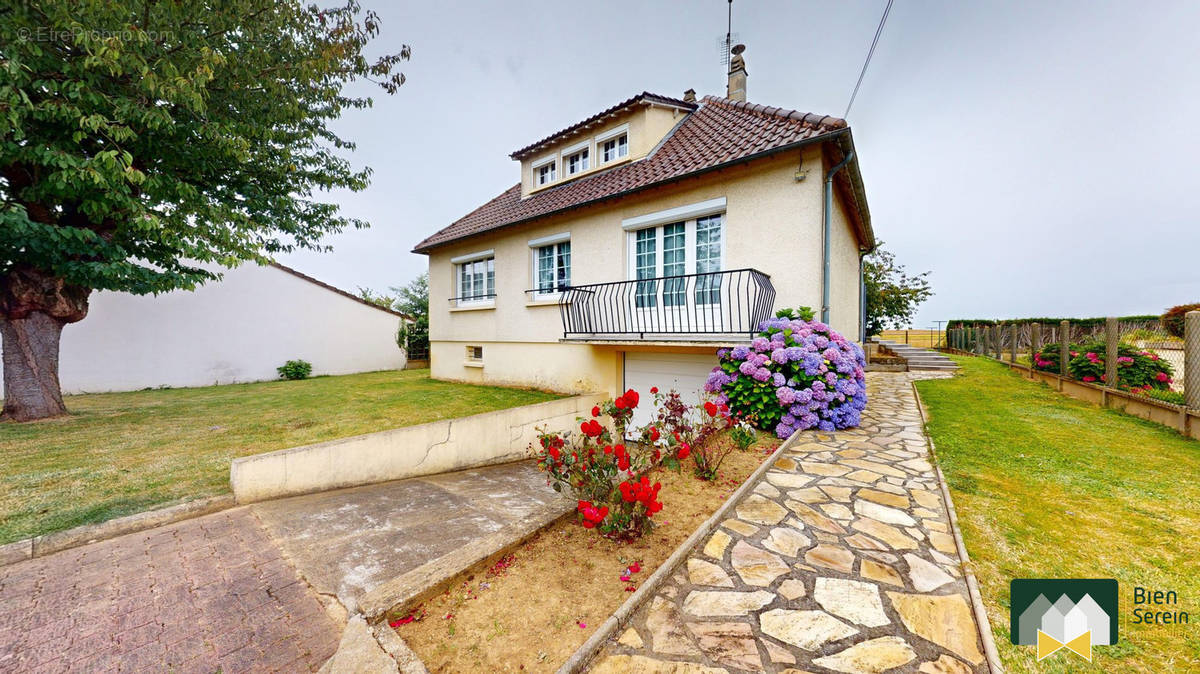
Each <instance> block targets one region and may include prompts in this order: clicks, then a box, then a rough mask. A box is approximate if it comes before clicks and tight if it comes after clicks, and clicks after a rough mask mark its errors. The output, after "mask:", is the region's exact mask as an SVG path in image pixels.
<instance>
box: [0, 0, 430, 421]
mask: <svg viewBox="0 0 1200 674" xmlns="http://www.w3.org/2000/svg"><path fill="white" fill-rule="evenodd" d="M334 1H335V2H336V1H337V0H334ZM379 30H380V22H379V17H378V16H377V15H376V14H375V13H374V12H370V11H367V12H365V13H364V12H363V11H362V9H361V7H360V5H359V4H358V2H357V0H341V4H337V5H334V6H332V7H327V8H324V9H322V8H319V7H317V6H316V5H315V4H306V3H305V2H302V1H301V0H203V1H202V0H174V1H173V2H154V1H153V0H137V1H136V2H135V1H133V0H106V1H105V2H68V1H66V0H40V1H38V0H33V1H25V2H9V3H5V5H4V7H3V8H2V9H0V334H2V336H3V346H4V385H5V401H4V410H3V413H2V414H0V418H4V419H14V420H18V421H24V420H30V419H39V418H45V417H51V416H55V415H60V414H65V413H66V408H65V407H64V405H63V401H62V394H61V392H60V389H59V382H58V353H59V338H60V336H61V333H62V329H63V326H64V325H66V324H67V323H73V322H76V321H80V320H82V319H83V318H84V317H85V316H86V315H87V311H88V297H89V295H90V294H91V293H92V291H93V290H117V291H124V292H129V293H134V294H148V293H160V292H167V291H170V290H176V289H187V290H191V289H194V288H196V287H197V286H199V285H201V284H203V283H205V282H206V281H210V280H214V279H218V278H220V274H219V272H217V271H213V269H214V265H216V266H223V267H233V266H236V265H237V264H239V263H241V262H257V263H264V262H267V261H268V260H269V259H270V258H271V257H272V256H273V255H274V254H276V253H282V252H287V251H291V250H294V249H297V248H306V249H314V250H327V249H328V247H327V246H324V245H322V244H321V243H320V242H321V240H322V238H323V237H324V236H326V235H328V234H331V233H334V232H339V231H341V230H343V229H345V228H346V227H366V226H367V223H365V222H363V221H361V220H358V219H354V218H349V217H345V216H342V215H339V214H338V208H337V206H336V205H335V204H333V203H330V202H327V201H321V200H320V198H318V196H317V195H315V194H314V193H315V192H319V191H328V190H335V189H348V190H351V191H359V190H362V189H364V188H365V187H366V186H367V183H368V177H369V176H370V170H369V169H366V168H364V169H361V170H355V169H354V168H353V167H351V165H350V163H349V162H348V161H347V160H346V159H345V157H344V156H343V154H344V153H345V152H346V151H349V150H352V149H353V148H354V144H353V143H352V142H350V141H348V140H345V139H343V138H341V137H339V136H338V135H337V134H336V133H334V131H333V130H332V129H331V128H330V126H329V123H330V122H331V121H332V120H335V119H337V118H338V117H340V116H341V114H342V112H343V111H345V110H347V109H357V108H366V107H368V106H370V105H371V103H372V101H371V98H369V97H366V96H349V95H347V94H346V93H344V91H343V89H344V88H345V85H347V84H349V83H351V82H354V81H358V80H367V81H370V82H374V83H376V84H378V85H379V86H381V87H382V88H383V90H384V91H385V92H387V93H388V94H391V93H395V91H396V90H397V88H398V87H399V86H400V85H401V84H403V82H404V76H403V74H401V73H400V72H399V71H398V67H399V64H400V62H401V61H403V60H405V59H407V58H408V57H409V48H408V47H407V46H404V47H402V48H401V49H400V50H399V51H398V52H397V53H395V54H388V55H385V56H382V57H380V58H378V59H374V60H370V59H368V57H367V55H366V53H365V52H366V48H367V45H368V43H369V42H370V41H371V40H373V39H374V38H376V37H377V36H378V35H379ZM129 329H130V330H135V329H137V326H134V325H130V326H129Z"/></svg>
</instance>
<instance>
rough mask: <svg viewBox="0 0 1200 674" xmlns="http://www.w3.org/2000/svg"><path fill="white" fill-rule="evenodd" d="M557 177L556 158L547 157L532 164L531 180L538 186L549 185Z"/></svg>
mask: <svg viewBox="0 0 1200 674" xmlns="http://www.w3.org/2000/svg"><path fill="white" fill-rule="evenodd" d="M557 179H558V160H557V159H556V158H555V157H548V158H546V159H543V160H542V161H540V162H537V163H536V164H534V165H533V181H534V183H536V184H537V185H538V186H539V187H540V186H542V185H549V184H550V183H552V182H554V181H555V180H557Z"/></svg>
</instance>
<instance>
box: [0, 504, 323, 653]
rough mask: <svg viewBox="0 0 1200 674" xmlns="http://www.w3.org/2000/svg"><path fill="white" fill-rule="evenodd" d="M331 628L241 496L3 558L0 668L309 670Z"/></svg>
mask: <svg viewBox="0 0 1200 674" xmlns="http://www.w3.org/2000/svg"><path fill="white" fill-rule="evenodd" d="M340 634H341V626H340V625H338V623H337V622H335V621H334V620H333V619H332V618H331V617H330V616H329V615H328V614H327V613H326V612H325V610H324V608H323V606H322V604H321V602H320V600H319V599H318V598H317V595H316V594H315V593H313V591H312V590H311V589H310V588H309V587H308V585H307V584H305V583H304V582H302V581H301V579H300V577H299V576H298V575H297V573H296V571H295V569H294V568H292V566H291V565H290V564H289V563H288V562H287V561H286V560H285V559H284V558H283V557H282V556H281V554H280V551H279V550H278V548H276V546H275V545H274V544H273V543H272V542H271V539H270V538H269V537H268V535H267V533H266V531H265V530H264V529H263V527H262V525H261V524H260V522H259V521H258V518H257V517H256V516H255V515H254V513H253V512H251V511H250V510H249V509H248V508H236V509H233V510H228V511H225V512H221V513H217V514H214V515H208V516H206V517H201V518H197V519H193V520H187V521H184V522H180V523H178V524H173V525H169V526H165V527H159V528H156V529H151V530H148V531H144V532H139V533H134V534H129V535H126V536H122V537H119V538H115V539H112V540H108V541H103V542H100V543H95V544H92V545H87V546H83V547H80V548H75V549H72V550H65V551H63V552H59V553H56V554H53V555H48V556H46V557H41V558H37V559H32V560H29V561H25V562H20V563H18V564H13V565H10V566H4V567H0V672H57V671H72V672H117V671H120V672H166V671H172V672H206V673H211V672H215V671H218V670H220V671H222V672H225V673H226V674H231V673H234V672H273V671H289V672H291V671H309V670H314V669H317V668H318V667H320V666H321V665H322V664H323V663H324V662H325V660H326V659H328V658H329V657H330V656H331V655H333V653H334V651H335V650H336V649H337V644H338V639H339V637H340Z"/></svg>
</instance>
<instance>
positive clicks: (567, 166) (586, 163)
mask: <svg viewBox="0 0 1200 674" xmlns="http://www.w3.org/2000/svg"><path fill="white" fill-rule="evenodd" d="M591 149H592V147H591V145H590V144H589V143H583V144H582V145H579V146H576V147H575V148H567V149H566V150H563V170H564V172H565V175H567V176H576V175H579V174H580V173H587V171H588V169H590V168H591V161H590V159H591V155H592V152H591ZM581 155H582V156H581ZM575 157H580V161H579V163H580V164H582V166H580V167H579V168H578V169H576V168H574V167H572V165H571V164H572V160H574V159H575Z"/></svg>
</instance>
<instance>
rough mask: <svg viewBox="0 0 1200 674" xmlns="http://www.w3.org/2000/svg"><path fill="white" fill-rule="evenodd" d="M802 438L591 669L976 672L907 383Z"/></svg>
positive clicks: (977, 660)
mask: <svg viewBox="0 0 1200 674" xmlns="http://www.w3.org/2000/svg"><path fill="white" fill-rule="evenodd" d="M943 376H947V375H943V374H940V373H898V374H896V373H869V374H868V375H867V388H868V394H869V396H870V404H869V406H868V408H867V409H866V410H865V411H864V413H863V423H862V426H861V427H860V428H857V429H853V430H849V431H838V432H837V433H811V434H808V437H806V438H801V439H800V441H799V442H797V443H796V445H794V446H793V447H792V448H791V451H790V452H788V453H787V454H785V455H784V456H782V457H781V458H780V459H778V460H777V461H776V463H775V465H774V466H773V467H772V469H771V470H770V471H768V472H767V473H766V474H765V476H764V479H763V480H762V481H761V482H760V483H759V484H758V485H757V486H756V487H755V488H754V491H753V492H752V493H750V494H748V495H747V496H746V497H745V498H744V499H743V500H742V502H741V503H739V504H738V505H737V506H736V508H735V513H736V517H731V518H730V519H728V520H726V521H725V522H724V523H723V524H722V526H721V527H719V528H718V529H717V530H716V531H714V532H713V534H712V535H711V536H709V537H708V538H707V539H706V540H704V541H702V542H701V543H700V544H698V545H697V547H696V549H694V550H693V551H692V554H691V555H690V556H689V557H688V559H687V562H686V564H683V565H681V568H680V569H678V570H677V571H676V572H675V573H674V575H673V576H672V577H671V578H670V580H668V581H667V582H666V583H665V584H664V585H663V586H662V587H661V588H660V589H659V591H658V592H657V594H656V595H655V596H654V597H653V598H651V599H650V600H649V601H648V602H646V603H645V604H644V605H643V606H642V607H641V608H640V609H639V610H638V611H637V613H636V614H635V615H634V617H633V619H632V621H631V623H630V625H629V626H628V628H627V629H625V630H623V631H622V632H621V633H619V634H618V637H617V638H616V639H615V640H613V641H612V642H610V643H609V644H608V645H607V646H606V647H605V648H604V650H602V651H601V653H600V654H599V655H598V656H597V657H596V659H595V660H594V661H593V666H592V670H591V671H593V672H673V673H675V674H685V673H697V674H699V673H709V672H741V671H754V672H757V671H766V672H788V673H799V672H807V671H813V672H827V671H834V672H884V671H888V672H892V671H894V672H922V673H925V674H943V673H967V672H978V673H982V672H986V671H987V665H986V663H985V660H984V655H983V646H982V642H981V641H980V638H979V631H978V629H977V627H976V624H975V620H974V616H973V613H972V610H971V604H970V600H969V596H968V593H967V586H966V582H965V581H964V580H963V575H962V570H961V567H960V563H959V558H958V553H957V549H956V548H955V544H954V538H953V534H952V533H951V530H950V527H949V523H948V518H947V514H946V507H945V504H944V503H943V502H942V497H941V492H940V490H939V487H938V481H937V476H936V474H935V472H934V469H933V467H932V466H931V465H930V463H929V452H928V446H927V444H926V440H925V436H924V434H923V431H922V428H921V417H920V413H919V411H918V409H917V402H916V399H915V397H914V394H913V392H912V387H911V384H910V382H912V381H913V380H914V379H927V378H936V377H943Z"/></svg>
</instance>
